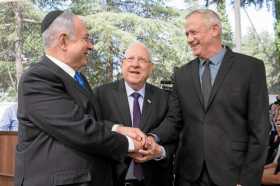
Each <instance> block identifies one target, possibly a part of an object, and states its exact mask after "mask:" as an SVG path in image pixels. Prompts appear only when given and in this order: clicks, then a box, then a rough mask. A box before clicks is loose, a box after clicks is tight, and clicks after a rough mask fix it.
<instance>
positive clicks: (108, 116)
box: [94, 80, 176, 186]
mask: <svg viewBox="0 0 280 186" xmlns="http://www.w3.org/2000/svg"><path fill="white" fill-rule="evenodd" d="M94 94H95V95H96V97H97V99H98V103H99V105H98V106H97V107H98V108H96V110H98V111H99V114H98V119H100V120H110V121H113V122H115V123H119V124H125V125H127V126H132V122H131V118H130V111H129V105H128V99H127V94H126V90H125V85H124V81H123V80H121V81H116V82H113V83H110V84H106V85H103V86H100V87H97V88H96V89H95V90H94ZM168 94H169V93H168V92H166V91H164V90H162V89H159V88H157V87H155V86H153V85H151V84H148V83H147V84H146V87H145V97H144V102H143V109H142V118H141V123H140V129H141V130H142V131H143V132H145V133H148V132H150V131H151V130H152V129H153V128H156V127H158V125H159V124H160V123H161V122H162V121H163V120H164V119H165V117H166V116H167V115H168V112H169V108H170V107H169V101H168V98H169V96H168ZM148 100H149V101H148ZM173 122H176V120H173ZM174 141H175V140H173V141H170V142H169V143H168V144H167V143H166V144H163V146H164V148H165V150H166V152H167V158H166V159H163V160H160V161H154V160H151V161H148V162H146V163H144V164H143V166H142V167H143V172H144V182H145V185H146V186H159V185H160V186H170V185H171V184H172V181H173V173H172V172H173V171H172V163H173V153H174V151H175V144H174ZM130 162H131V159H130V158H127V159H126V160H125V162H123V163H122V164H118V165H116V169H117V170H116V172H117V174H116V176H117V177H118V178H119V179H118V182H119V183H118V184H120V185H122V184H123V182H124V180H125V176H126V173H127V169H128V166H129V163H130Z"/></svg>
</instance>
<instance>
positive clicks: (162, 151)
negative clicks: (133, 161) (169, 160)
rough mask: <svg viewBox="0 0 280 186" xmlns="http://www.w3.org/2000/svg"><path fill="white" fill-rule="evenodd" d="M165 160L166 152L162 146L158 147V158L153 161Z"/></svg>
mask: <svg viewBox="0 0 280 186" xmlns="http://www.w3.org/2000/svg"><path fill="white" fill-rule="evenodd" d="M164 158H166V151H165V149H164V147H163V146H160V156H159V157H157V158H154V160H155V161H160V160H162V159H164Z"/></svg>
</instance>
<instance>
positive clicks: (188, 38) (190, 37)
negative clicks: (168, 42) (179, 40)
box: [187, 34, 193, 43]
mask: <svg viewBox="0 0 280 186" xmlns="http://www.w3.org/2000/svg"><path fill="white" fill-rule="evenodd" d="M187 42H188V43H191V42H193V37H192V35H191V34H189V35H188V36H187Z"/></svg>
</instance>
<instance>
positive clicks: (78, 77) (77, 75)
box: [74, 71, 85, 88]
mask: <svg viewBox="0 0 280 186" xmlns="http://www.w3.org/2000/svg"><path fill="white" fill-rule="evenodd" d="M74 79H75V81H76V82H77V83H78V85H79V86H80V87H81V88H85V81H84V78H83V76H82V75H81V73H80V72H78V71H76V72H75V75H74Z"/></svg>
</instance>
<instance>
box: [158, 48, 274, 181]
mask: <svg viewBox="0 0 280 186" xmlns="http://www.w3.org/2000/svg"><path fill="white" fill-rule="evenodd" d="M174 78H175V85H174V91H173V93H172V99H173V102H177V103H176V104H177V105H180V108H181V109H182V118H183V129H182V136H181V137H182V138H181V143H180V145H179V147H178V154H177V157H176V178H177V177H179V178H182V179H185V180H188V181H194V180H196V179H198V177H199V176H200V173H201V170H202V168H203V163H204V162H205V163H206V166H207V168H208V171H209V174H210V177H211V178H212V180H213V181H214V182H215V183H216V184H217V185H219V186H236V184H237V183H240V184H241V185H243V186H257V185H260V179H261V175H262V169H263V165H264V162H265V157H266V150H267V144H268V136H269V130H270V124H269V119H268V116H269V115H268V94H267V85H266V78H265V69H264V65H263V63H262V62H261V61H260V60H258V59H255V58H253V57H249V56H246V55H242V54H238V53H234V52H232V51H231V50H230V49H228V48H227V49H226V54H225V56H224V59H223V61H222V64H221V66H220V69H219V72H218V74H217V77H216V79H215V82H214V85H213V87H212V90H211V91H212V92H211V95H210V98H209V104H208V107H207V109H206V110H205V109H204V107H203V97H202V93H201V86H200V80H199V60H198V59H195V60H193V61H191V62H190V63H188V64H186V65H184V66H182V67H181V68H180V69H179V70H178V71H177V72H176V73H175V76H174ZM164 126H165V125H161V128H159V129H157V130H156V131H154V132H155V133H156V134H158V135H159V136H160V137H161V136H162V135H161V134H162V133H163V134H164V136H165V137H164V138H162V137H161V139H162V140H164V141H165V140H166V141H168V138H172V137H173V135H174V130H172V129H169V133H170V134H172V135H171V136H169V137H168V136H167V135H166V134H167V133H166V129H165V128H166V127H164Z"/></svg>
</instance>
